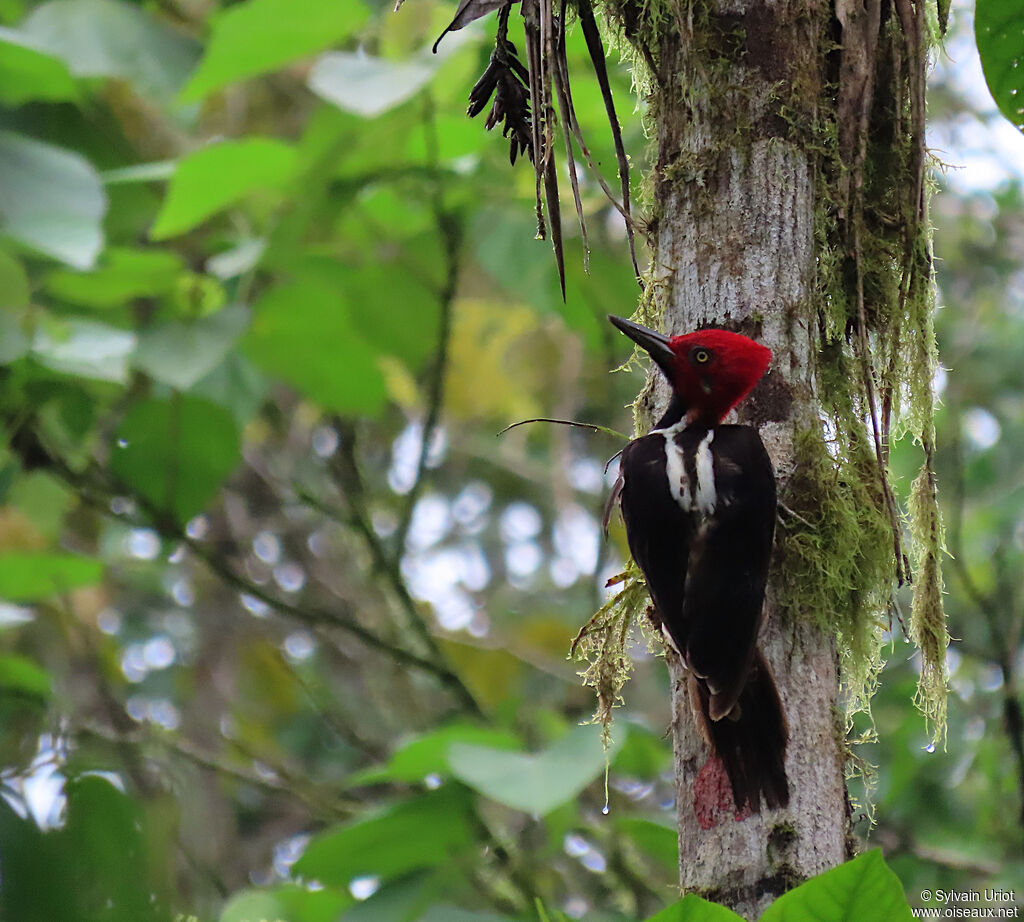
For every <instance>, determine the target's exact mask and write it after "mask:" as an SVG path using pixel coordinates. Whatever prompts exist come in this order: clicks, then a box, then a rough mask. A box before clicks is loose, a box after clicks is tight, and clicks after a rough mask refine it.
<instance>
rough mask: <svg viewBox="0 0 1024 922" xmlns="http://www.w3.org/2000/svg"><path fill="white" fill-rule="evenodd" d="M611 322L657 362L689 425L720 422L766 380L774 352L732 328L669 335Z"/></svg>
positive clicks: (614, 319)
mask: <svg viewBox="0 0 1024 922" xmlns="http://www.w3.org/2000/svg"><path fill="white" fill-rule="evenodd" d="M608 319H609V320H610V321H611V322H612V323H613V324H614V325H615V326H616V327H618V329H619V330H621V331H622V332H623V333H625V334H626V335H627V336H628V337H629V338H630V339H632V340H633V341H634V342H635V343H636V344H637V345H638V346H640V347H641V348H642V349H645V350H646V351H647V352H648V353H649V354H650V356H651V358H652V359H653V360H654V361H655V362H656V363H657V365H658V367H659V368H660V369H661V370H662V372H663V373H664V375H665V377H666V378H667V379H668V382H669V384H670V385H671V386H672V392H673V395H674V396H675V397H676V398H677V399H678V400H679V401H680V402H681V403H682V407H683V408H684V410H685V413H686V416H687V421H688V422H693V423H696V422H699V423H703V424H705V425H709V426H714V425H716V424H717V423H720V422H721V421H722V419H723V418H724V417H725V415H726V414H727V413H728V412H729V411H730V410H731V409H732V408H733V407H734V406H736V404H738V403H739V402H740V401H741V400H742V399H743V398H744V397H746V396H747V394H749V393H750V391H751V390H752V389H753V387H754V385H755V384H757V382H758V381H760V380H761V376H762V375H763V374H764V373H765V371H766V370H767V369H768V363H769V362H770V361H771V358H772V352H771V349H769V348H767V347H766V346H762V345H761V344H760V343H756V342H754V340H752V339H749V338H748V337H746V336H743V335H741V334H739V333H730V332H729V331H728V330H698V331H697V332H696V333H686V334H684V335H683V336H665V335H664V334H663V333H658V332H656V331H654V330H651V329H649V328H647V327H645V326H641V325H640V324H638V323H633V322H632V321H631V320H623V319H622V318H621V317H614V316H609V317H608Z"/></svg>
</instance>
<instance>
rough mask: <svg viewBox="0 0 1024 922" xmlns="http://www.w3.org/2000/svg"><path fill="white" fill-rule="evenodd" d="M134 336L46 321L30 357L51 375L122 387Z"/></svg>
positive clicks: (85, 323) (82, 323)
mask: <svg viewBox="0 0 1024 922" xmlns="http://www.w3.org/2000/svg"><path fill="white" fill-rule="evenodd" d="M134 350H135V334H134V333H132V332H131V331H130V330H121V329H118V328H117V327H112V326H108V325H107V324H105V323H96V322H95V321H92V320H79V319H77V318H71V319H67V320H65V319H64V318H62V317H46V318H45V319H44V322H40V323H39V324H38V325H37V327H36V332H35V338H34V339H33V341H32V356H33V357H34V358H35V359H36V361H37V362H39V363H40V364H41V365H45V366H46V367H47V368H50V369H52V370H53V371H59V372H62V373H64V374H69V375H77V376H79V377H82V378H94V379H96V380H97V381H114V382H116V383H124V382H125V381H126V380H127V378H128V358H129V356H130V355H131V354H132V352H133V351H134Z"/></svg>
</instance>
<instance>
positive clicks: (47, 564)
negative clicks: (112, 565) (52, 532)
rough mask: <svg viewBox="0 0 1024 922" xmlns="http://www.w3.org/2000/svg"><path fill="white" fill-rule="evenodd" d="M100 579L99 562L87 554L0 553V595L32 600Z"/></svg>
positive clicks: (93, 583)
mask: <svg viewBox="0 0 1024 922" xmlns="http://www.w3.org/2000/svg"><path fill="white" fill-rule="evenodd" d="M101 579H103V564H102V563H101V562H100V561H98V560H93V559H92V558H91V557H78V556H76V555H74V554H47V553H45V552H42V551H39V552H36V551H5V552H4V553H2V554H0V599H6V600H7V601H8V602H32V601H35V600H36V599H45V598H47V597H48V596H51V595H57V594H58V593H64V592H70V591H71V590H72V589H78V588H79V587H80V586H92V585H95V584H96V583H98V582H99V581H100V580H101Z"/></svg>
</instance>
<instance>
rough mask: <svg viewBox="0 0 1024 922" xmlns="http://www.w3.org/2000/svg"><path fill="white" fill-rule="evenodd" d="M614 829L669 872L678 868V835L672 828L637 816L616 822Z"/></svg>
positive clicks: (623, 818)
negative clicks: (627, 837)
mask: <svg viewBox="0 0 1024 922" xmlns="http://www.w3.org/2000/svg"><path fill="white" fill-rule="evenodd" d="M615 828H616V829H618V830H619V831H620V832H622V833H624V834H625V835H627V836H629V838H631V839H632V840H633V842H635V843H636V846H637V848H639V849H640V851H642V852H643V853H644V854H645V855H647V856H648V857H650V858H653V859H654V860H655V861H657V862H658V863H659V864H660V865H662V866H663V867H665V868H668V870H670V871H676V870H677V869H678V867H679V834H678V832H677V831H676V829H675V828H674V827H672V826H668V825H665V824H664V823H657V822H654V821H653V820H648V819H644V818H643V817H638V816H626V817H622V818H620V819H617V820H616V823H615Z"/></svg>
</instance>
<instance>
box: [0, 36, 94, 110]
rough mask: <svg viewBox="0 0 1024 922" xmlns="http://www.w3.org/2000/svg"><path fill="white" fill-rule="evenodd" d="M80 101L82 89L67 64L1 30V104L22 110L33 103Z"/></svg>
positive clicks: (28, 39)
mask: <svg viewBox="0 0 1024 922" xmlns="http://www.w3.org/2000/svg"><path fill="white" fill-rule="evenodd" d="M77 98H78V87H77V86H76V84H75V81H74V79H73V78H72V77H71V74H70V73H68V69H67V67H66V65H65V64H64V62H63V61H61V60H59V59H58V58H56V57H53V56H52V55H50V54H49V53H47V52H46V51H45V50H44V49H42V48H39V47H37V46H36V44H35V43H34V42H33V41H32V40H31V39H30V38H28V36H25V35H22V34H20V33H19V32H16V31H14V30H13V29H4V28H0V102H2V103H4V104H5V105H7V106H20V105H22V104H23V103H26V102H31V101H33V100H41V101H43V102H64V101H66V100H70V99H77Z"/></svg>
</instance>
